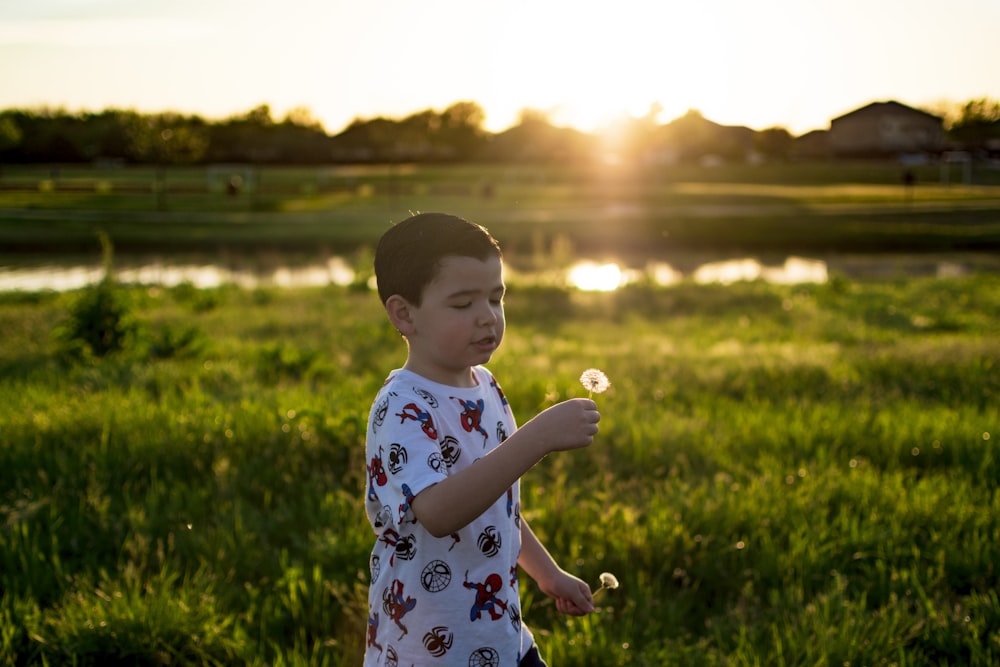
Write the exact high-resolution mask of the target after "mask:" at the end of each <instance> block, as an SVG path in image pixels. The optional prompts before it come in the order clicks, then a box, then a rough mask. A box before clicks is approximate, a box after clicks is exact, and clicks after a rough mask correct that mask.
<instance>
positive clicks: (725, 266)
mask: <svg viewBox="0 0 1000 667" xmlns="http://www.w3.org/2000/svg"><path fill="white" fill-rule="evenodd" d="M686 278H690V279H691V280H693V281H694V282H696V283H702V284H705V283H721V284H723V285H729V284H732V283H734V282H739V281H752V280H763V281H765V282H769V283H774V284H781V285H793V284H799V283H825V282H826V281H827V278H828V275H827V267H826V262H824V261H822V260H818V259H806V258H803V257H789V258H787V259H786V260H785V262H784V264H782V265H780V266H766V265H764V264H762V263H761V262H759V261H758V260H756V259H750V258H746V259H731V260H726V261H719V262H709V263H706V264H702V265H701V266H699V267H698V268H697V269H695V270H694V271H693V272H692V273H691V275H690V276H685V274H684V273H683V272H682V271H680V270H678V269H676V268H674V267H673V266H671V265H670V264H669V263H667V262H653V263H651V264H649V265H648V266H647V267H646V270H645V271H637V270H634V269H623V268H622V267H620V266H619V265H618V264H616V263H614V262H609V263H605V264H598V263H596V262H591V261H583V262H579V263H577V264H574V265H573V266H572V267H571V268H570V270H569V272H568V274H567V284H568V285H569V286H571V287H575V288H577V289H581V290H586V291H601V292H610V291H613V290H616V289H618V288H619V287H623V286H624V285H627V284H629V283H634V282H637V281H643V280H644V281H648V282H651V283H653V284H656V285H675V284H677V283H679V282H681V281H683V280H685V279H686Z"/></svg>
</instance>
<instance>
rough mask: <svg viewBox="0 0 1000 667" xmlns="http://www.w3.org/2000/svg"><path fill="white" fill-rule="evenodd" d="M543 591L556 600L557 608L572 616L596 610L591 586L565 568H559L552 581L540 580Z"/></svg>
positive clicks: (583, 614)
mask: <svg viewBox="0 0 1000 667" xmlns="http://www.w3.org/2000/svg"><path fill="white" fill-rule="evenodd" d="M539 588H541V589H542V592H543V593H545V594H546V595H548V596H549V597H550V598H552V599H553V600H555V601H556V609H558V610H559V611H561V612H562V613H564V614H569V615H570V616H585V615H586V614H589V613H591V612H592V611H594V597H593V595H591V593H590V586H588V585H587V583H586V582H584V581H583V580H581V579H578V578H577V577H574V576H573V575H572V574H570V573H569V572H566V571H565V570H559V571H558V573H557V574H556V576H555V577H553V578H552V580H551V581H547V582H545V583H544V584H542V583H541V582H539Z"/></svg>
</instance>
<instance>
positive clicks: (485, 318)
mask: <svg viewBox="0 0 1000 667" xmlns="http://www.w3.org/2000/svg"><path fill="white" fill-rule="evenodd" d="M496 321H497V314H496V312H495V311H494V310H493V309H492V308H489V307H486V308H484V309H482V310H481V311H479V323H480V324H483V325H489V324H493V323H494V322H496Z"/></svg>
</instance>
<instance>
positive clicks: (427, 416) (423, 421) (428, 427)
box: [396, 403, 438, 440]
mask: <svg viewBox="0 0 1000 667" xmlns="http://www.w3.org/2000/svg"><path fill="white" fill-rule="evenodd" d="M396 416H397V417H399V423H400V424H402V423H403V422H405V421H406V420H407V419H412V420H414V421H416V422H420V430H422V431H423V432H424V434H425V435H426V436H427V437H428V438H430V439H431V440H437V437H438V434H437V428H435V426H434V418H433V417H431V413H429V412H425V411H424V410H421V409H420V408H419V407H418V406H417V404H416V403H407V404H406V405H404V406H403V411H402V412H397V413H396Z"/></svg>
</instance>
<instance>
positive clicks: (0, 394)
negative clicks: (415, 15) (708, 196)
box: [0, 275, 1000, 666]
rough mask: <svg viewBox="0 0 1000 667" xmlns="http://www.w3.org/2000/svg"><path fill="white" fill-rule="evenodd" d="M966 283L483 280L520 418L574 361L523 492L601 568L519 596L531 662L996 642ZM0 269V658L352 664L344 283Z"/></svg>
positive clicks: (821, 659)
mask: <svg viewBox="0 0 1000 667" xmlns="http://www.w3.org/2000/svg"><path fill="white" fill-rule="evenodd" d="M998 288H1000V280H998V278H997V277H995V276H988V275H981V276H973V277H968V278H961V279H950V280H923V279H920V280H896V281H885V282H851V281H848V280H846V279H843V278H835V279H834V280H832V281H831V282H830V283H828V284H825V285H806V286H785V287H783V286H769V285H766V284H763V283H751V284H738V285H734V286H730V287H721V286H698V285H693V284H683V285H680V286H676V287H671V288H652V287H643V286H633V287H630V288H628V289H625V290H622V291H619V292H617V293H611V294H590V293H581V292H566V291H561V290H555V289H547V288H538V287H528V286H520V285H517V284H514V285H512V286H511V290H510V296H509V300H508V308H507V314H508V320H509V325H508V333H507V338H506V340H505V342H504V346H503V348H502V350H501V352H500V353H499V354H498V355H497V357H496V358H495V359H494V362H493V363H492V364H491V367H492V368H493V370H494V371H495V372H496V373H497V374H498V376H499V377H500V378H501V380H502V382H503V384H504V387H505V391H506V394H507V396H508V398H509V399H510V401H511V404H512V407H513V409H514V411H515V414H516V415H517V416H518V418H519V419H520V420H521V421H524V420H526V419H528V418H529V417H530V416H531V415H532V414H534V413H535V412H536V411H538V410H540V409H542V408H544V407H546V406H547V405H550V404H551V403H552V402H554V401H557V400H560V399H562V398H565V397H568V396H574V395H577V396H578V395H581V393H582V391H583V390H582V388H581V387H579V386H578V384H577V382H576V378H577V377H578V376H579V373H580V372H581V371H582V370H583V369H584V368H587V367H591V366H595V367H599V368H602V369H604V370H605V371H606V372H607V373H608V375H609V376H610V378H611V380H612V383H613V385H612V388H611V389H610V390H609V391H608V392H607V393H605V394H602V395H601V396H600V397H599V403H600V406H601V410H602V414H603V417H604V418H603V420H602V430H601V434H600V436H599V437H598V439H597V441H596V442H595V444H594V446H593V447H591V448H589V449H588V450H585V451H580V452H574V453H563V454H559V455H553V456H550V457H549V458H547V459H546V460H544V461H542V462H541V463H540V464H539V465H538V466H536V468H535V469H533V470H532V471H531V472H529V473H528V475H527V476H526V478H525V480H524V484H523V487H522V488H523V491H522V493H523V504H524V508H525V515H526V516H527V517H529V518H530V519H531V521H532V526H533V527H534V528H535V530H536V532H537V533H539V534H540V535H541V537H542V538H543V541H544V542H545V543H546V544H547V546H548V547H549V548H550V550H551V551H552V552H553V553H554V554H555V555H556V556H557V557H558V559H559V560H560V562H561V563H562V564H563V565H564V566H565V567H566V568H567V569H569V570H570V571H572V572H574V573H576V574H578V575H579V576H581V577H583V578H584V579H586V580H587V581H591V582H593V583H594V584H595V585H596V583H597V579H598V576H599V574H600V573H601V572H602V571H611V572H614V573H615V574H616V575H617V576H618V578H619V579H620V580H621V582H622V586H621V588H620V589H618V590H615V591H610V592H605V593H604V594H602V598H601V599H600V602H601V605H602V606H601V609H600V611H599V613H597V614H595V615H592V616H590V617H587V618H582V619H568V618H566V617H563V616H561V615H559V614H558V613H557V612H556V611H555V609H554V607H553V606H552V605H551V604H549V603H548V602H547V601H546V600H544V599H543V596H542V595H541V594H540V593H539V592H538V591H537V589H536V588H535V587H534V586H533V585H531V584H528V585H526V586H525V587H524V588H525V600H524V614H525V619H526V621H527V622H529V623H530V624H531V626H532V628H533V629H534V630H535V632H536V634H537V636H538V638H539V641H540V644H541V647H542V650H543V654H544V655H545V657H546V658H547V659H548V660H549V662H550V663H551V664H558V665H567V666H570V665H593V664H601V665H651V666H652V665H657V666H658V665H663V664H679V665H692V666H693V665H883V664H884V665H900V666H902V665H906V666H918V665H942V664H967V665H983V666H985V665H991V664H995V663H996V662H997V661H998V660H1000V599H998V596H997V590H998V589H1000V576H998V572H997V566H996V564H997V563H1000V494H998V493H997V480H1000V451H998V449H997V444H996V443H997V440H998V438H1000V409H998V405H1000V374H998V372H997V371H998V368H997V359H1000V336H998V334H1000V317H998V315H1000V289H998ZM81 297H82V294H81V293H66V294H16V293H15V294H8V295H2V296H0V327H2V329H3V331H4V339H5V344H4V345H3V346H0V404H2V405H3V406H4V408H3V410H2V411H0V664H8V665H26V664H41V663H47V664H80V665H104V664H149V665H152V664H170V663H182V664H202V665H222V664H254V665H331V666H341V665H344V666H346V665H356V664H358V663H359V660H360V655H361V652H362V647H363V643H364V637H363V633H364V627H365V622H366V615H367V606H366V598H365V596H366V563H367V553H368V550H369V549H370V542H371V531H370V529H369V528H368V526H367V523H366V522H365V519H364V512H363V506H362V499H363V495H362V494H363V492H364V484H365V480H364V475H365V472H364V460H363V458H364V455H363V438H364V430H365V420H366V417H367V411H368V407H369V402H370V400H371V397H372V396H373V395H374V392H375V391H376V390H377V388H378V386H380V384H381V382H382V379H383V377H384V375H385V373H386V371H387V370H389V369H391V368H393V367H396V366H398V365H399V364H401V363H402V361H403V358H404V350H403V345H402V343H401V341H400V340H399V339H398V336H397V335H396V334H395V332H393V331H392V329H391V327H389V325H388V324H387V323H386V321H385V318H384V315H383V314H382V312H381V309H380V307H379V304H378V302H377V298H376V297H375V296H374V295H373V294H370V293H366V292H360V291H357V290H351V289H345V288H326V289H316V290H297V291H276V290H257V291H243V290H239V289H236V288H228V287H227V288H221V289H218V290H210V291H198V290H194V289H191V288H190V287H186V286H182V287H178V288H175V289H167V290H165V289H161V288H148V289H142V288H131V289H128V290H123V291H120V292H119V297H120V299H121V302H120V303H123V304H125V306H126V307H127V308H128V313H129V315H130V317H131V321H132V323H133V325H134V326H133V327H132V328H131V329H129V331H128V334H127V335H128V338H127V340H126V342H125V346H124V348H123V349H122V350H121V351H119V352H116V353H111V354H108V355H106V356H104V357H102V358H99V359H98V358H96V357H93V356H90V355H88V354H86V351H85V350H83V351H81V350H80V349H79V348H76V347H72V346H69V347H68V346H67V344H66V343H65V342H64V341H65V339H64V338H60V337H59V336H56V335H55V334H54V332H55V331H57V330H65V327H66V323H67V320H68V318H69V317H70V313H72V312H73V311H74V308H75V307H76V304H77V303H78V300H79V299H81Z"/></svg>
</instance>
